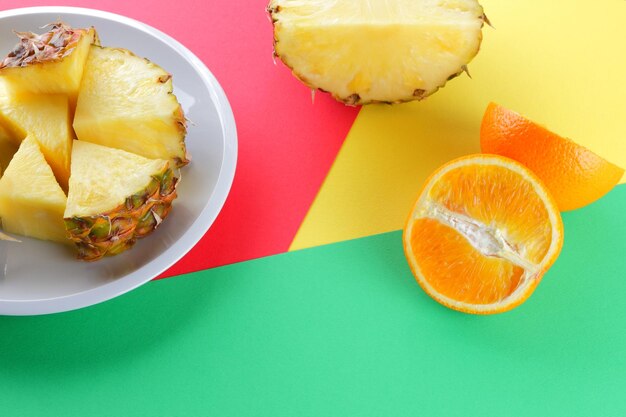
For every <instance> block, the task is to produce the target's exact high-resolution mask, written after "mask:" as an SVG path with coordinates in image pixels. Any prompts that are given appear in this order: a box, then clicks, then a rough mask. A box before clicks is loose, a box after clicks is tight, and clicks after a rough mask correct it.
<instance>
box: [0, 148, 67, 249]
mask: <svg viewBox="0 0 626 417" xmlns="http://www.w3.org/2000/svg"><path fill="white" fill-rule="evenodd" d="M66 201H67V199H66V197H65V193H63V190H61V187H60V186H59V184H58V183H57V181H56V179H55V178H54V174H53V173H52V169H50V166H49V165H48V163H47V162H46V160H45V158H44V156H43V153H42V152H41V150H40V148H39V144H38V143H37V141H36V140H35V139H34V138H33V137H31V136H29V137H27V138H26V139H24V140H23V141H22V143H21V145H20V147H19V149H18V151H17V153H16V154H15V155H14V156H13V159H12V160H11V162H10V163H9V166H8V167H7V168H6V171H5V172H4V175H3V176H2V178H0V218H1V219H2V228H3V229H4V231H5V232H7V233H14V234H19V235H23V236H30V237H34V238H37V239H43V240H52V241H56V242H62V243H69V241H68V239H67V237H66V232H65V225H64V222H63V212H64V210H65V204H66Z"/></svg>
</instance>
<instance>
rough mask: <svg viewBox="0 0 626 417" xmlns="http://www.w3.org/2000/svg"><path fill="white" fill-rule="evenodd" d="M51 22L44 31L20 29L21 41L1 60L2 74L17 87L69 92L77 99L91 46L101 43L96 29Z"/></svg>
mask: <svg viewBox="0 0 626 417" xmlns="http://www.w3.org/2000/svg"><path fill="white" fill-rule="evenodd" d="M48 26H51V29H50V30H49V31H48V32H46V33H44V34H42V35H37V34H34V33H32V32H16V34H17V36H18V37H19V38H20V42H19V43H18V44H17V45H16V46H15V48H14V49H13V50H12V51H11V52H10V53H9V54H8V55H7V57H6V58H4V60H3V61H1V62H0V78H3V79H4V80H6V81H7V83H8V84H9V86H10V87H11V88H12V89H13V90H15V91H25V92H30V93H44V94H65V95H67V96H68V97H69V98H70V102H72V103H75V102H76V97H77V96H78V89H79V87H80V82H81V79H82V77H83V68H84V66H85V62H86V60H87V56H88V54H89V46H90V45H91V44H93V43H98V37H97V35H96V31H95V29H94V28H89V29H73V28H71V27H69V26H67V25H65V24H64V23H61V22H57V23H53V24H50V25H48Z"/></svg>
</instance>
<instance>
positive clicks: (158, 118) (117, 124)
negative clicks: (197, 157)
mask: <svg viewBox="0 0 626 417" xmlns="http://www.w3.org/2000/svg"><path fill="white" fill-rule="evenodd" d="M172 89H173V86H172V80H171V76H170V75H169V74H168V73H167V72H165V71H164V70H163V69H162V68H161V67H159V66H158V65H156V64H153V63H152V62H150V61H148V60H146V59H143V58H139V57H137V56H135V55H133V54H132V53H131V52H129V51H127V50H124V49H114V48H102V47H98V46H92V47H91V53H90V54H89V59H88V60H87V65H86V68H85V76H84V78H83V82H82V85H81V89H80V93H79V96H78V104H77V106H76V115H75V118H74V131H75V132H76V135H77V136H78V139H79V140H81V141H87V142H92V143H96V144H100V145H104V146H109V147H112V148H117V149H123V150H125V151H128V152H132V153H135V154H137V155H141V156H144V157H146V158H151V159H165V160H171V161H173V164H174V165H176V166H182V165H185V164H186V163H187V162H188V160H187V157H186V151H185V142H184V140H185V134H186V124H185V118H184V116H183V111H182V109H181V107H180V104H179V103H178V101H177V100H176V97H175V96H174V95H173V94H172Z"/></svg>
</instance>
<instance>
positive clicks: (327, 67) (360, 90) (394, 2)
mask: <svg viewBox="0 0 626 417" xmlns="http://www.w3.org/2000/svg"><path fill="white" fill-rule="evenodd" d="M268 12H269V13H270V17H271V20H272V22H273V25H274V53H275V55H276V56H278V57H279V58H280V59H281V60H282V61H283V62H284V63H285V64H286V65H287V66H288V67H289V68H291V70H292V71H293V74H294V75H295V76H296V77H297V78H299V79H300V80H301V81H302V82H304V83H305V84H306V85H308V86H309V87H310V88H312V89H320V90H322V91H326V92H330V93H331V94H332V95H333V97H335V98H336V99H337V100H339V101H342V102H344V103H346V104H349V105H359V104H367V103H372V102H386V103H398V102H405V101H411V100H420V99H423V98H425V97H427V96H429V95H430V94H432V93H434V92H435V91H437V89H439V88H440V87H442V86H443V85H444V84H445V83H446V82H447V81H448V80H449V79H451V78H454V77H455V76H457V75H459V74H461V73H462V72H463V71H464V70H467V67H466V65H467V64H468V63H469V62H470V61H471V60H472V59H473V58H474V56H475V55H476V54H477V53H478V50H479V48H480V43H481V40H482V26H483V24H484V22H486V21H487V20H486V17H485V15H484V13H483V9H482V7H481V6H480V5H479V4H478V2H477V1H476V0H389V1H379V0H306V1H305V0H271V2H270V4H269V6H268Z"/></svg>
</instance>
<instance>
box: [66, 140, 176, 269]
mask: <svg viewBox="0 0 626 417" xmlns="http://www.w3.org/2000/svg"><path fill="white" fill-rule="evenodd" d="M176 183H177V178H176V177H174V175H173V173H172V170H171V169H170V167H169V162H168V161H166V160H162V159H156V160H155V159H147V158H144V157H142V156H139V155H135V154H132V153H129V152H126V151H122V150H119V149H113V148H108V147H105V146H101V145H97V144H93V143H89V142H83V141H75V143H74V147H73V150H72V175H71V177H70V188H69V194H68V201H67V208H66V210H65V214H64V217H65V225H66V228H67V230H68V232H69V235H70V237H71V239H72V240H73V241H74V242H75V243H76V245H77V247H78V257H79V258H80V259H83V260H87V261H93V260H97V259H100V258H102V257H103V256H105V255H116V254H118V253H120V252H123V251H124V250H126V249H129V248H130V247H131V246H132V245H133V244H134V243H135V241H136V240H137V238H141V237H144V236H146V235H148V234H149V233H151V232H152V231H153V230H154V229H155V228H156V227H157V226H158V225H159V224H160V223H161V221H162V220H163V219H164V218H165V217H166V216H167V215H168V213H169V211H170V209H171V204H172V201H173V200H174V199H175V198H176Z"/></svg>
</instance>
